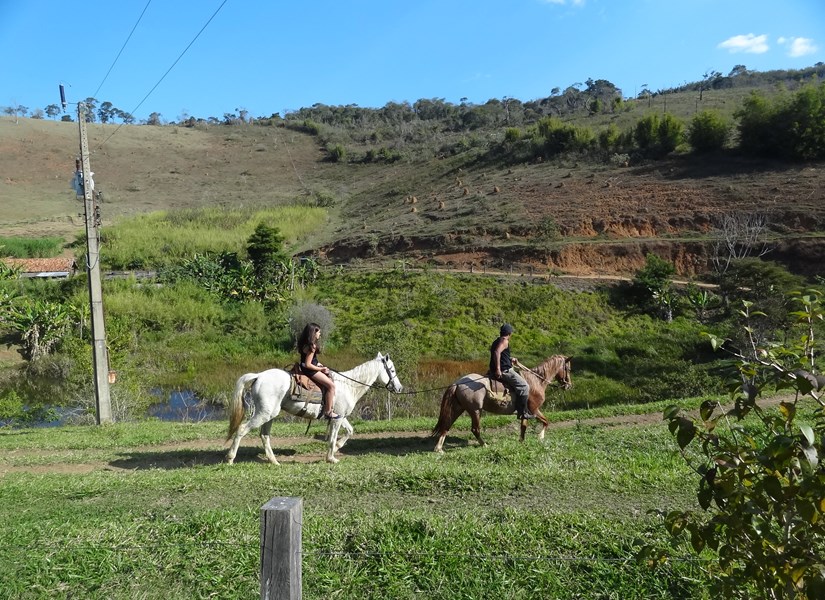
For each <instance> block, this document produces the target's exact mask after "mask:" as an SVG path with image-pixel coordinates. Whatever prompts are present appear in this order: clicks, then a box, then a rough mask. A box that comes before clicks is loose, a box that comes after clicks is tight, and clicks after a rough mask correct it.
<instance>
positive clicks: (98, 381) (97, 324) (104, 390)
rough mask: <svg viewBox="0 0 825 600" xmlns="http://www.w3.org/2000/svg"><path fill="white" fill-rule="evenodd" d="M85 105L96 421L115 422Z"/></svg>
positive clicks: (81, 117)
mask: <svg viewBox="0 0 825 600" xmlns="http://www.w3.org/2000/svg"><path fill="white" fill-rule="evenodd" d="M85 113H86V105H85V104H84V103H83V102H79V103H78V105H77V123H78V126H79V127H80V162H81V165H82V169H83V205H84V208H85V211H86V272H87V275H88V280H89V302H90V304H91V313H92V358H93V364H94V375H95V404H96V409H97V412H96V416H97V424H98V425H101V424H103V423H111V422H112V402H111V398H110V397H109V353H108V350H107V348H106V327H105V325H104V323H103V288H102V286H101V284H100V249H99V240H100V238H99V235H98V229H97V228H98V219H99V217H100V214H99V212H98V210H97V205H96V203H95V197H94V190H93V189H92V185H91V184H90V182H91V181H92V169H91V166H90V165H89V142H88V139H87V138H86V114H85Z"/></svg>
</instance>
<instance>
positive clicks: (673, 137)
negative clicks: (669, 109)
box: [658, 113, 684, 154]
mask: <svg viewBox="0 0 825 600" xmlns="http://www.w3.org/2000/svg"><path fill="white" fill-rule="evenodd" d="M683 132H684V125H683V124H682V121H680V120H679V119H677V118H676V117H674V116H673V115H671V114H670V113H665V114H664V115H662V119H661V120H660V121H659V135H658V138H659V150H660V151H661V152H662V153H663V154H668V153H670V152H673V151H674V150H675V149H676V148H677V147H678V146H679V144H681V143H682V135H683Z"/></svg>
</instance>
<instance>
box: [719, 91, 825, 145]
mask: <svg viewBox="0 0 825 600" xmlns="http://www.w3.org/2000/svg"><path fill="white" fill-rule="evenodd" d="M735 116H736V118H737V119H739V147H740V149H741V150H742V151H743V152H747V153H751V154H757V155H761V156H769V157H779V158H787V159H797V160H814V159H818V158H823V157H825V83H821V84H819V85H816V86H814V85H807V86H805V87H803V88H802V89H800V90H799V91H798V92H797V93H796V94H795V95H794V96H791V97H787V96H781V97H779V98H778V99H776V100H775V101H773V102H771V101H769V100H767V99H766V98H765V97H764V96H762V95H761V94H759V93H757V92H753V93H752V94H751V96H750V97H749V98H747V99H746V100H745V102H744V103H743V105H742V108H741V109H740V110H739V111H737V112H736V113H735Z"/></svg>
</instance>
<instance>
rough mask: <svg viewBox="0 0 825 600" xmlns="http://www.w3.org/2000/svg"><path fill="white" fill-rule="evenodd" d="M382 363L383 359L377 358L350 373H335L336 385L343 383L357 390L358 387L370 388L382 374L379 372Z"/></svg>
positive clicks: (351, 370) (354, 368)
mask: <svg viewBox="0 0 825 600" xmlns="http://www.w3.org/2000/svg"><path fill="white" fill-rule="evenodd" d="M380 361H381V359H380V358H378V357H376V358H374V359H372V360H368V361H367V362H365V363H363V364H360V365H358V366H357V367H353V368H352V369H350V370H349V371H343V372H337V371H334V372H333V373H334V375H333V379H334V380H335V383H336V384H341V383H343V384H345V385H347V386H349V387H351V388H355V387H356V386H357V387H360V386H363V387H370V386H371V385H372V382H373V381H375V379H376V377H377V376H378V373H379V372H380V371H378V368H379V363H380ZM367 382H369V383H367Z"/></svg>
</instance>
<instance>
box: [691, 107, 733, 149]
mask: <svg viewBox="0 0 825 600" xmlns="http://www.w3.org/2000/svg"><path fill="white" fill-rule="evenodd" d="M729 136H730V124H729V123H728V122H727V121H725V119H724V118H723V117H722V115H720V114H719V113H717V112H714V111H709V110H705V111H702V112H700V113H699V114H697V115H696V116H694V117H693V120H692V121H691V122H690V125H689V126H688V133H687V138H688V142H689V143H690V145H691V146H692V147H693V149H694V150H695V151H696V152H700V153H703V152H713V151H716V150H721V149H722V148H723V147H724V146H725V144H726V143H727V141H728V137H729Z"/></svg>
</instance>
